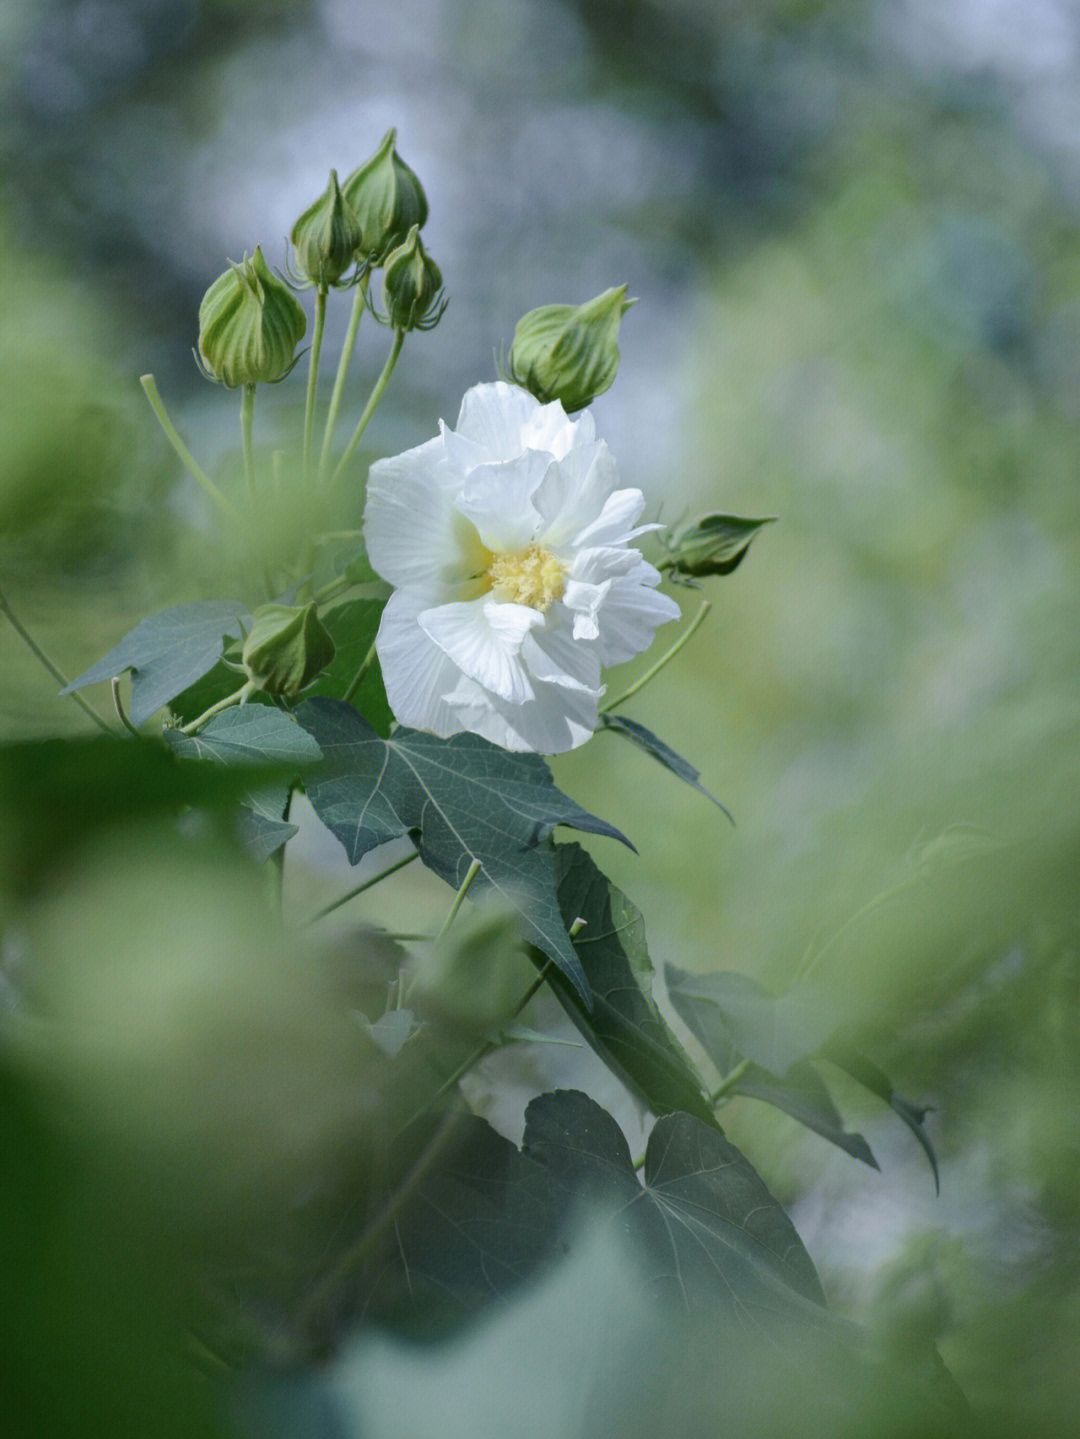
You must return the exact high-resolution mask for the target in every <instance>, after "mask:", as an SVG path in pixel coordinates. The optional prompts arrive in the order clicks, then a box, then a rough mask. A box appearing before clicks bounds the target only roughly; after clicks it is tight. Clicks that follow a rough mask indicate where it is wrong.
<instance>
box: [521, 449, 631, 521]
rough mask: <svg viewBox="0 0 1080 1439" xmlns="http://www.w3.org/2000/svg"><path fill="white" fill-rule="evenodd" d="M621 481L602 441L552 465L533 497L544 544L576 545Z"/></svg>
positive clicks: (571, 453)
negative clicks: (582, 531)
mask: <svg viewBox="0 0 1080 1439" xmlns="http://www.w3.org/2000/svg"><path fill="white" fill-rule="evenodd" d="M618 482H619V480H618V472H617V470H616V468H615V460H614V457H613V456H612V453H611V451H610V450H609V449H608V447H607V445H605V444H604V443H603V441H601V442H599V443H598V444H592V445H585V446H583V447H582V448H580V449H576V450H572V451H571V452H570V454H568V455H566V456H565V457H564V458H563V459H561V460H560V461H559V462H558V464H557V465H555V466H552V468H551V469H549V470H548V472H547V474H546V475H545V476H544V482H543V484H542V485H541V486H540V487H539V489H538V490H537V491H536V494H535V495H534V496H533V504H534V506H535V507H536V509H537V511H538V512H539V514H540V516H541V519H542V521H543V528H542V530H541V538H542V539H543V540H544V542H545V544H548V545H551V546H553V547H556V548H560V547H567V546H571V545H573V543H574V542H575V540H576V538H577V535H578V533H579V531H581V530H583V529H585V527H586V526H587V525H590V524H592V523H593V521H594V520H596V519H597V518H598V516H599V515H600V513H601V511H602V510H603V508H604V503H605V501H606V500H607V497H608V495H610V494H611V492H612V491H613V490H614V488H615V486H616V485H617V484H618Z"/></svg>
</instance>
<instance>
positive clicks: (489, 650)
mask: <svg viewBox="0 0 1080 1439" xmlns="http://www.w3.org/2000/svg"><path fill="white" fill-rule="evenodd" d="M440 431H441V433H440V434H439V436H438V437H437V438H436V439H434V440H429V441H428V442H427V444H425V445H420V446H418V447H417V448H416V449H414V450H406V451H405V453H404V454H401V455H396V456H395V457H394V458H393V459H389V460H379V461H378V462H377V463H375V464H374V465H372V467H371V473H370V477H369V480H368V496H367V509H366V515H365V525H364V538H365V542H366V545H367V551H368V556H369V558H370V560H371V563H372V565H373V566H374V567H375V569H376V570H377V571H378V573H379V574H380V575H382V576H383V578H384V579H385V580H387V581H389V583H390V584H392V585H393V586H394V587H395V590H394V594H393V595H392V596H391V597H390V600H389V601H388V603H387V606H386V609H385V611H384V612H383V617H382V623H381V625H380V626H379V634H378V638H377V640H376V650H377V653H378V656H379V663H380V665H381V667H382V674H383V680H384V682H385V684H386V694H387V698H388V699H389V701H390V708H391V709H392V710H393V712H394V714H395V715H396V716H397V718H398V719H399V720H400V721H401V723H402V724H405V725H410V726H412V727H413V728H415V729H422V730H430V731H433V732H434V733H435V734H437V735H441V736H444V737H445V736H447V735H452V734H457V733H458V732H459V731H462V730H470V731H472V732H473V733H475V734H480V735H484V736H485V737H486V738H487V739H489V740H493V741H494V742H495V743H496V744H498V745H502V747H503V748H504V749H511V750H531V751H535V752H537V753H540V754H557V753H559V752H560V751H562V750H568V749H573V748H574V746H575V745H579V744H583V743H584V741H585V740H587V739H588V738H589V736H590V735H591V734H592V732H593V730H594V729H595V728H596V725H597V709H596V705H597V700H598V699H599V698H600V696H601V695H602V694H603V692H604V691H603V686H602V685H601V683H600V671H601V669H602V668H603V667H604V666H606V665H615V664H621V663H622V662H623V661H624V660H628V659H630V658H631V657H632V656H633V655H636V654H639V653H640V652H641V651H642V650H644V649H646V648H647V647H648V646H649V644H651V642H652V638H653V631H654V629H655V628H656V626H657V625H660V624H664V623H665V622H666V621H667V620H673V619H677V618H678V616H679V607H678V605H676V604H675V602H674V600H670V599H668V598H667V596H666V595H661V594H658V593H657V591H656V589H655V586H656V585H657V584H658V583H659V580H660V575H659V573H658V572H657V571H656V570H655V569H654V568H653V566H652V565H650V564H648V563H647V562H646V561H645V560H644V559H643V558H642V556H641V554H640V553H639V552H638V551H637V550H636V549H635V548H634V547H633V546H632V544H631V541H632V540H634V539H635V538H636V537H637V536H638V535H641V534H643V533H644V532H645V531H647V530H650V529H656V528H658V526H655V525H642V526H639V527H638V528H636V529H635V528H634V526H635V523H636V521H637V519H638V517H639V516H640V514H641V512H642V510H643V509H644V506H645V500H644V497H643V496H642V494H641V491H640V490H620V489H618V488H617V484H618V478H617V475H616V471H615V461H614V459H613V458H612V455H611V452H610V450H609V449H608V447H607V445H606V444H604V442H603V441H602V440H597V439H596V436H595V431H594V427H593V421H592V416H591V415H589V414H587V413H585V414H582V415H581V416H580V417H578V418H577V419H574V420H571V419H568V418H567V415H566V412H565V411H564V410H563V407H562V405H561V404H560V403H559V402H558V401H555V402H554V403H553V404H550V405H541V404H540V403H539V402H538V401H537V400H535V399H534V398H533V397H532V395H530V394H528V393H527V392H526V391H525V390H520V389H517V388H516V387H514V386H512V385H506V384H502V383H498V384H491V385H476V386H474V387H473V388H472V389H471V390H470V391H469V392H468V394H467V395H466V396H465V398H464V400H463V401H462V404H461V413H460V414H459V416H458V422H457V427H456V429H453V430H451V429H448V428H447V427H446V425H445V424H441V423H440Z"/></svg>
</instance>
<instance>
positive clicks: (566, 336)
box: [509, 285, 634, 414]
mask: <svg viewBox="0 0 1080 1439" xmlns="http://www.w3.org/2000/svg"><path fill="white" fill-rule="evenodd" d="M632 304H634V301H633V300H628V299H627V298H626V286H625V285H619V286H618V288H617V289H612V290H605V291H604V293H603V294H602V295H597V297H596V299H595V300H589V301H588V302H587V303H586V304H584V305H543V306H541V308H540V309H539V310H530V311H529V313H528V314H527V315H523V316H522V317H521V319H520V320H519V321H518V323H517V328H516V329H515V330H514V339H513V343H512V344H511V346H510V360H509V370H510V378H511V379H512V380H513V382H514V383H515V384H516V385H521V386H522V387H523V388H524V389H526V390H528V391H530V393H532V394H533V395H535V396H536V398H537V399H538V400H539V401H540V402H541V403H542V404H545V405H546V404H548V403H549V402H550V401H551V400H561V401H562V404H563V409H564V410H566V412H567V413H568V414H572V413H573V411H574V410H582V409H584V408H585V406H586V405H587V404H588V403H589V402H590V401H591V400H594V399H595V398H596V396H597V395H602V394H603V393H604V391H605V390H606V389H608V388H609V387H610V385H611V382H612V380H614V378H615V372H616V370H617V369H618V368H619V346H618V338H619V321H620V320H621V319H622V317H623V315H624V314H625V313H626V311H627V310H628V309H629V308H630V306H631V305H632Z"/></svg>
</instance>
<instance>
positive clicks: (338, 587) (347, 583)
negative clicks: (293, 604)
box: [312, 575, 352, 605]
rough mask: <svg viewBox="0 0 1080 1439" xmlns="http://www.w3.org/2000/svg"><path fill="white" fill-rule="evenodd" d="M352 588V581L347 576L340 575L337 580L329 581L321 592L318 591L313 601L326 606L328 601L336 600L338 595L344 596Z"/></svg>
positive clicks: (313, 596)
mask: <svg viewBox="0 0 1080 1439" xmlns="http://www.w3.org/2000/svg"><path fill="white" fill-rule="evenodd" d="M351 588H352V580H350V579H347V578H346V576H345V575H338V577H337V579H336V580H329V581H327V583H326V584H325V585H323V587H322V589H321V590H316V591H315V593H314V594H313V595H312V599H313V600H314V601H315V603H316V604H317V605H325V604H326V603H327V601H328V600H336V599H337V597H338V595H341V594H344V593H345V591H346V590H348V589H351Z"/></svg>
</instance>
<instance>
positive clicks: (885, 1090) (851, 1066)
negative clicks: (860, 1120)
mask: <svg viewBox="0 0 1080 1439" xmlns="http://www.w3.org/2000/svg"><path fill="white" fill-rule="evenodd" d="M821 1054H822V1058H823V1059H828V1060H830V1061H831V1062H832V1063H833V1064H835V1065H836V1066H837V1068H838V1069H842V1070H843V1071H844V1072H845V1074H850V1075H851V1077H852V1079H854V1080H856V1081H857V1082H858V1083H859V1084H861V1085H862V1086H863V1088H864V1089H868V1090H869V1091H870V1093H871V1094H874V1095H876V1096H877V1097H878V1099H880V1100H883V1101H884V1103H886V1104H887V1105H888V1106H889V1108H890V1109H891V1110H892V1111H893V1113H894V1114H896V1115H898V1116H899V1118H900V1119H901V1120H903V1122H904V1123H905V1124H906V1125H907V1127H908V1128H909V1129H910V1130H911V1132H912V1134H914V1136H915V1138H916V1139H917V1140H918V1141H919V1144H920V1145H921V1146H922V1150H923V1153H924V1154H925V1155H926V1158H927V1161H928V1162H929V1165H930V1168H931V1170H932V1171H933V1175H934V1189H935V1191H939V1190H940V1189H941V1178H940V1176H939V1174H938V1163H937V1156H936V1155H935V1153H934V1146H933V1145H932V1144H931V1143H930V1136H929V1135H928V1134H927V1132H926V1129H925V1128H924V1126H923V1120H924V1119H925V1118H926V1116H927V1115H928V1114H929V1113H930V1112H931V1110H932V1106H931V1105H929V1104H913V1103H912V1101H911V1100H910V1099H904V1098H903V1096H902V1095H899V1094H897V1092H896V1090H895V1089H894V1088H893V1086H892V1081H891V1080H890V1079H889V1077H888V1075H887V1074H885V1073H883V1071H882V1070H880V1069H879V1068H878V1067H877V1065H876V1064H872V1063H871V1062H870V1060H868V1059H867V1058H865V1056H864V1055H861V1054H860V1053H859V1052H858V1050H856V1049H853V1048H852V1047H851V1045H850V1044H848V1043H847V1042H846V1041H844V1040H842V1039H833V1040H831V1041H830V1043H828V1044H827V1045H825V1047H824V1049H823V1050H822V1051H821Z"/></svg>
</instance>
